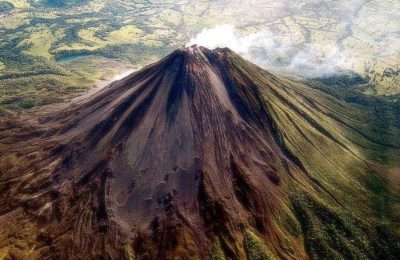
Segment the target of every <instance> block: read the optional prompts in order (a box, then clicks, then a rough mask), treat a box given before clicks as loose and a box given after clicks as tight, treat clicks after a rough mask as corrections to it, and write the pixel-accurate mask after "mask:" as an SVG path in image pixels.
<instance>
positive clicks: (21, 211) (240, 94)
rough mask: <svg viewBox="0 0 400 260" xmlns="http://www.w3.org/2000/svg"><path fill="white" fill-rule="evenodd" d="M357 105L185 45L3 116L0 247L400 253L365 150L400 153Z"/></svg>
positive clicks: (19, 254) (123, 255)
mask: <svg viewBox="0 0 400 260" xmlns="http://www.w3.org/2000/svg"><path fill="white" fill-rule="evenodd" d="M363 113H367V112H365V111H364V112H363V111H361V109H360V108H357V107H356V108H355V107H353V106H351V105H350V104H348V103H345V102H343V101H340V100H337V99H335V98H333V97H332V96H329V95H327V94H324V93H322V92H321V91H318V90H316V89H314V88H311V87H309V86H308V85H306V84H304V83H301V82H299V81H297V80H295V79H292V78H288V77H284V76H280V75H274V74H272V73H270V72H267V71H265V70H263V69H261V68H259V67H257V66H256V65H254V64H252V63H250V62H248V61H246V60H244V59H243V58H241V57H240V56H239V55H237V54H236V53H234V52H232V51H231V50H229V49H227V48H218V49H215V50H208V49H206V48H202V47H197V46H192V47H188V48H181V49H178V50H176V51H174V52H173V53H171V54H170V55H168V56H167V57H165V58H164V59H162V60H161V61H159V62H157V63H154V64H151V65H149V66H147V67H145V68H143V69H142V70H140V71H137V72H135V73H133V74H131V75H129V76H128V77H126V78H124V79H122V80H119V81H116V82H113V83H111V84H110V85H109V86H107V87H106V88H104V89H102V90H101V91H99V92H97V93H96V94H94V95H93V96H92V97H91V98H90V99H89V100H85V101H81V102H80V103H76V104H74V105H72V106H71V107H70V108H68V109H65V110H62V111H56V112H52V113H48V114H46V115H44V116H41V117H39V118H38V119H37V120H33V119H29V120H20V121H19V123H15V124H4V125H5V126H4V127H3V128H2V129H1V134H0V138H1V139H0V141H1V146H0V154H1V155H0V173H1V175H0V191H1V197H0V199H1V203H0V223H1V224H2V225H1V226H2V227H1V228H0V230H1V232H0V241H1V242H0V248H1V249H0V256H2V255H4V257H6V256H8V257H10V258H12V257H14V258H17V259H19V258H22V259H23V258H28V259H71V258H72V259H89V258H90V259H91V258H95V259H97V258H98V259H133V258H135V259H308V258H311V259H320V258H324V259H340V258H346V259H353V258H354V259H358V258H369V259H378V258H385V259H391V258H392V259H395V258H396V256H398V255H399V254H400V245H399V241H400V239H399V238H400V237H399V232H398V231H399V227H398V223H400V222H399V221H398V218H399V215H398V214H397V215H396V214H395V213H394V212H396V205H397V206H398V202H396V199H397V198H398V193H396V192H398V189H397V188H393V187H392V186H391V185H390V184H389V183H388V182H389V181H388V180H387V178H386V173H389V172H391V171H394V167H393V168H392V167H388V166H387V165H389V164H390V163H387V164H385V165H382V164H380V163H379V162H376V161H374V160H373V159H371V158H372V157H373V156H371V154H372V153H373V151H383V150H384V151H385V156H386V157H385V158H386V162H391V163H392V164H393V165H394V164H396V156H395V154H399V150H400V149H399V146H397V145H396V144H392V145H387V144H385V143H382V142H380V141H379V140H376V139H374V138H373V137H372V136H371V135H369V134H368V133H367V132H366V131H367V130H368V129H367V128H366V122H365V119H363V118H364V117H363ZM366 129H367V130H366ZM388 134H391V133H388ZM388 194H390V197H391V199H388V197H387V196H388ZM377 203H384V204H383V205H384V209H382V208H381V207H377V206H376V205H377ZM396 221H397V222H396ZM396 223H397V224H396Z"/></svg>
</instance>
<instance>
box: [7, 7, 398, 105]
mask: <svg viewBox="0 0 400 260" xmlns="http://www.w3.org/2000/svg"><path fill="white" fill-rule="evenodd" d="M286 4H287V3H286V2H285V1H279V2H276V1H251V2H249V3H248V4H246V3H245V2H243V1H224V0H218V1H203V2H199V1H184V2H181V1H171V2H167V3H166V2H160V1H153V2H139V1H121V0H119V1H108V0H91V1H86V0H85V1H76V0H40V1H28V0H6V1H4V0H2V1H1V0H0V10H2V12H0V35H1V37H0V86H1V89H0V107H2V108H3V109H4V108H5V109H9V108H12V109H15V108H17V107H21V104H22V107H23V108H25V107H34V106H36V105H37V104H43V103H47V102H50V100H54V101H58V100H59V99H63V98H64V97H69V96H70V94H71V93H68V90H71V89H73V90H74V91H75V90H76V89H87V88H89V87H91V86H93V83H94V82H96V81H98V80H99V79H100V78H99V76H100V77H103V76H104V75H103V74H102V73H101V70H102V69H103V68H102V67H101V66H98V67H96V65H95V64H96V62H97V61H98V59H102V60H108V62H110V63H112V62H115V61H116V62H121V63H124V64H126V66H134V67H141V66H143V65H146V64H148V63H150V62H152V61H155V60H157V59H159V58H161V57H163V56H164V55H166V54H168V53H169V52H171V51H172V50H173V49H175V48H177V47H180V46H182V45H185V43H187V42H188V41H189V39H190V38H191V37H193V36H195V35H196V34H197V33H199V32H200V31H201V30H202V29H204V28H210V27H213V26H215V25H219V24H232V23H234V25H235V26H236V27H237V28H238V30H239V32H240V33H241V34H242V35H246V34H248V33H254V32H257V31H263V30H264V31H265V30H266V31H270V32H272V33H273V35H275V40H276V41H277V42H278V43H279V44H283V45H285V44H294V43H295V44H296V46H295V48H302V46H303V45H305V44H310V43H311V44H313V43H318V44H317V45H316V46H317V47H316V51H317V52H320V53H321V54H323V53H324V51H325V50H326V49H327V48H328V49H329V48H330V46H334V45H338V46H341V48H342V50H341V51H342V52H343V53H345V54H346V55H348V56H349V57H351V58H348V59H344V60H342V61H341V66H342V67H343V68H344V69H350V70H354V71H356V72H357V73H360V74H362V75H364V77H366V78H367V79H370V80H371V81H373V82H374V84H373V85H372V87H370V88H368V89H365V90H364V93H366V94H372V95H393V94H398V93H400V88H399V87H398V85H399V83H400V68H399V64H400V55H399V53H398V48H396V47H398V46H399V44H400V42H399V38H398V32H396V30H397V28H399V24H398V23H399V22H398V19H397V20H396V19H388V15H387V16H384V15H381V11H382V12H383V11H385V10H386V11H387V12H386V13H389V12H390V13H392V14H395V13H396V10H400V4H396V3H394V4H390V3H389V2H388V1H387V0H380V1H370V2H368V3H367V4H365V5H363V6H362V7H360V9H359V10H351V12H353V13H354V15H355V17H354V18H353V19H349V18H346V17H344V18H343V17H338V16H337V14H335V13H331V12H329V11H328V10H324V9H323V8H322V7H320V6H313V5H312V3H311V1H294V2H293V1H291V2H290V4H291V6H292V7H293V8H291V9H288V8H286ZM327 4H330V1H328V3H327ZM389 7H390V8H389ZM265 13H269V14H270V15H268V16H266V15H265ZM372 14H373V16H374V19H375V20H371V19H369V18H368V17H370V16H371V15H372ZM374 21H375V22H376V21H379V24H380V25H377V24H375V23H373V22H374ZM80 57H83V58H82V59H81V58H80ZM71 59H72V60H74V61H75V62H73V63H71V62H65V61H66V60H67V61H68V60H71ZM77 66H78V67H79V71H78V70H77V69H76V68H77ZM51 84H54V86H53V87H51ZM43 89H46V90H43ZM52 93H58V94H57V96H53V94H52ZM27 96H29V97H30V99H29V100H37V101H35V102H31V101H30V102H28V104H29V105H26V104H25V102H22V103H20V100H21V99H22V100H26V97H27ZM42 98H44V99H45V100H46V101H42Z"/></svg>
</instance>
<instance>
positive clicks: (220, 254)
mask: <svg viewBox="0 0 400 260" xmlns="http://www.w3.org/2000/svg"><path fill="white" fill-rule="evenodd" d="M210 259H211V260H225V255H224V251H223V250H222V248H221V243H220V242H219V239H216V240H215V241H214V243H213V244H212V246H211V251H210Z"/></svg>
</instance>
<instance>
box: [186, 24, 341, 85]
mask: <svg viewBox="0 0 400 260" xmlns="http://www.w3.org/2000/svg"><path fill="white" fill-rule="evenodd" d="M193 44H197V45H200V46H204V47H206V48H210V49H214V48H217V47H228V48H230V49H232V50H233V51H235V52H237V53H239V54H240V55H242V56H243V57H245V58H247V59H248V60H250V61H252V62H254V63H255V64H257V65H259V66H261V67H264V68H266V69H273V70H278V71H281V72H284V73H290V74H295V75H297V76H302V77H318V76H324V75H330V74H333V73H335V72H336V71H337V70H338V67H337V66H336V64H337V63H338V61H339V60H340V59H342V58H343V54H342V53H341V52H340V51H339V48H337V47H335V46H333V47H327V46H318V45H314V44H311V43H308V44H299V43H296V42H292V43H290V42H289V43H287V42H286V43H279V42H278V41H277V40H276V37H275V35H274V34H273V33H272V32H270V31H261V32H256V33H251V34H247V35H245V36H239V35H238V32H237V30H236V28H235V26H233V25H229V24H225V25H218V26H216V27H214V28H205V29H203V30H202V31H201V32H200V33H199V34H198V35H197V36H195V37H194V38H192V39H191V40H190V41H189V43H188V44H187V46H191V45H193Z"/></svg>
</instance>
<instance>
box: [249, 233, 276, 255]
mask: <svg viewBox="0 0 400 260" xmlns="http://www.w3.org/2000/svg"><path fill="white" fill-rule="evenodd" d="M245 246H246V252H247V258H248V259H249V260H272V259H275V257H274V256H273V254H272V253H271V252H270V251H269V249H268V248H267V246H266V245H265V243H264V241H263V240H262V239H260V238H259V237H257V236H256V235H255V234H254V233H253V232H251V231H249V230H247V231H246V233H245Z"/></svg>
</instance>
